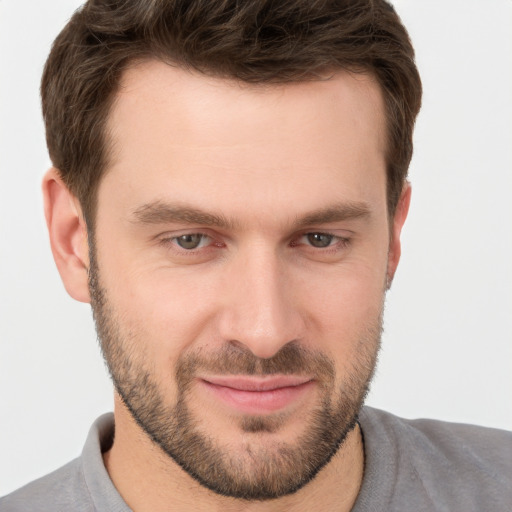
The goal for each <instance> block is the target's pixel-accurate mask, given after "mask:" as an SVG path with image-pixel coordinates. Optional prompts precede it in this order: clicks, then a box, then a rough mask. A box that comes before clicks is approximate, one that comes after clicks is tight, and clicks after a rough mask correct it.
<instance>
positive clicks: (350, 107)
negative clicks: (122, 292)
mask: <svg viewBox="0 0 512 512" xmlns="http://www.w3.org/2000/svg"><path fill="white" fill-rule="evenodd" d="M108 132H109V134H110V137H111V140H112V142H113V159H112V164H111V165H110V167H109V169H108V171H107V173H106V177H105V178H104V181H105V182H106V183H105V184H102V185H101V186H100V195H101V193H102V189H104V190H103V194H104V195H105V194H109V195H110V194H113V195H116V194H120V193H121V192H120V191H121V188H122V187H125V188H126V190H125V194H124V196H125V197H124V198H125V199H127V194H128V193H129V194H131V196H132V199H133V201H139V202H142V203H141V204H144V202H146V203H147V202H151V201H155V200H166V199H167V197H165V196H167V195H174V196H176V195H179V198H180V200H184V201H188V200H189V199H190V200H193V201H197V200H198V198H199V197H200V199H201V202H202V203H204V204H205V205H206V206H207V207H209V206H213V205H219V204H223V205H224V207H225V208H228V206H227V205H226V201H225V199H226V194H231V196H232V197H230V202H229V205H231V206H233V207H235V206H236V205H237V204H238V205H239V206H241V207H245V208H246V209H247V207H248V205H252V206H253V207H254V208H265V207H266V206H269V207H271V206H272V205H273V204H277V203H278V204H279V206H280V207H281V208H283V207H284V208H286V207H288V206H290V207H292V205H293V204H294V203H293V194H294V193H295V194H296V195H297V196H299V195H300V196H304V197H301V199H302V200H306V199H305V198H306V194H307V193H309V195H312V196H315V197H316V196H317V195H318V194H325V195H326V196H329V195H332V194H333V191H334V188H335V187H337V188H336V190H337V191H338V192H340V193H341V196H343V195H345V196H347V197H346V199H348V200H356V201H357V200H359V199H361V197H358V196H361V194H362V195H363V196H364V195H368V194H370V195H371V193H372V190H371V187H370V188H368V187H367V185H368V182H369V181H370V182H376V183H377V185H379V186H378V187H377V188H378V190H377V189H375V190H373V192H375V193H376V194H379V195H382V193H383V191H384V189H385V170H384V167H385V163H384V154H385V121H384V107H383V101H382V96H381V92H380V89H379V87H378V85H377V83H376V82H375V80H374V79H373V78H372V77H371V76H367V75H360V74H359V75H353V74H350V73H348V72H337V73H334V74H333V75H332V76H331V77H330V78H329V79H326V80H315V81H308V82H297V83H287V84H279V85H276V84H271V85H268V84H265V85H260V84H258V85H250V84H246V83H240V82H238V81H235V80H226V79H220V78H214V77H207V76H204V75H201V74H198V73H196V72H190V71H186V70H184V69H181V68H179V67H172V66H170V65H167V64H164V63H161V62H157V61H147V62H142V63H138V64H137V65H135V66H133V67H131V68H129V69H128V70H127V71H126V72H125V74H124V76H123V78H122V81H121V86H120V89H119V92H118V94H117V96H116V99H115V102H114V104H113V107H112V110H111V114H110V117H109V120H108ZM108 183H110V185H108ZM120 187H121V188H120ZM374 188H375V187H374ZM308 191H309V192H308ZM384 193H385V192H384ZM129 194H128V195H129ZM137 195H138V196H139V197H136V196H137ZM260 195H261V196H262V197H260ZM338 195H339V194H338ZM263 196H264V199H265V200H263ZM351 196H352V197H351ZM171 199H173V200H175V199H176V197H172V198H171ZM339 199H344V197H333V200H336V201H338V200H339ZM363 199H365V200H366V199H371V198H363ZM373 199H374V200H375V199H376V198H373ZM380 199H381V198H379V200H380ZM382 199H385V198H382ZM252 200H254V202H253V203H251V201H252ZM210 203H211V204H210ZM305 206H307V205H305ZM317 206H318V205H312V207H314V208H316V207H317Z"/></svg>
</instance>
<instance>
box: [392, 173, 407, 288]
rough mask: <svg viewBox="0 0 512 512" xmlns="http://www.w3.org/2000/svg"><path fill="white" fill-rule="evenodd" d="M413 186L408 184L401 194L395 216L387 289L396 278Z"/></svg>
mask: <svg viewBox="0 0 512 512" xmlns="http://www.w3.org/2000/svg"><path fill="white" fill-rule="evenodd" d="M411 193H412V189H411V184H410V183H409V182H406V183H405V184H404V187H403V189H402V193H401V194H400V199H399V201H398V204H397V207H396V210H395V214H394V216H393V224H392V226H391V237H390V244H389V254H388V271H387V289H388V290H389V288H391V283H392V282H393V278H394V276H395V272H396V269H397V267H398V262H399V261H400V255H401V253H402V245H401V241H400V235H401V233H402V228H403V225H404V223H405V219H406V218H407V214H408V213H409V206H410V204H411Z"/></svg>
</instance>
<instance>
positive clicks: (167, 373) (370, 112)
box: [89, 62, 390, 500]
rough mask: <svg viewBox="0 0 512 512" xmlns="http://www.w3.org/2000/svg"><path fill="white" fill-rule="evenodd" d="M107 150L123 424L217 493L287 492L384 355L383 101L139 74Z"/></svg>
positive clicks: (100, 275)
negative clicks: (131, 423)
mask: <svg viewBox="0 0 512 512" xmlns="http://www.w3.org/2000/svg"><path fill="white" fill-rule="evenodd" d="M109 131H110V134H111V137H112V141H113V149H114V151H113V159H112V164H111V166H110V167H109V169H108V171H107V173H106V175H105V177H104V178H103V180H102V182H101V184H100V188H99V194H98V213H97V218H96V228H95V234H94V244H93V247H92V250H91V262H90V283H89V286H90V293H91V303H92V306H93V311H94V315H95V319H96V323H97V329H98V334H99V337H100V340H101V344H102V349H103V352H104V355H105V358H106V360H107V363H108V366H109V369H110V371H111V374H112V377H113V380H114V383H115V386H116V389H117V391H118V393H119V394H120V396H121V397H122V400H123V403H124V407H126V408H127V409H128V410H129V411H130V413H131V415H132V416H133V418H134V420H135V421H136V422H137V424H138V425H139V427H140V428H141V429H142V430H143V431H144V432H145V434H146V435H147V436H149V437H150V438H151V439H152V440H153V441H154V442H155V443H156V444H157V445H158V446H159V447H160V448H161V449H162V450H163V451H164V452H165V454H167V455H168V456H170V457H171V458H172V460H173V461H174V462H173V464H174V463H177V464H179V465H180V466H181V467H182V468H183V469H184V470H185V471H187V472H188V473H189V474H190V475H191V476H193V477H194V478H195V479H196V480H198V481H199V482H201V483H202V484H203V485H205V486H206V487H208V488H210V489H212V490H214V491H215V492H217V493H220V494H224V495H228V496H234V497H238V498H244V499H260V500H261V499H268V498H275V497H278V496H282V495H285V494H289V493H291V492H294V491H295V490H297V489H299V488H300V487H302V486H303V485H305V484H306V483H307V482H308V481H310V480H311V479H312V478H313V477H314V476H315V474H316V473H317V472H318V471H319V470H320V469H321V468H322V467H323V466H325V464H327V463H328V462H329V460H330V458H331V457H332V456H333V454H334V453H335V452H336V450H337V449H338V447H339V446H340V444H341V443H342V442H343V440H344V439H345V437H346V435H347V434H348V433H349V432H350V431H351V430H352V429H353V427H354V425H355V422H356V418H357V413H358V411H359V409H360V407H361V404H362V401H363V399H364V396H365V393H366V390H367V387H368V384H369V381H370V379H371V375H372V372H373V368H374V365H375V360H376V355H377V351H378V346H379V338H380V332H381V319H382V308H383V300H384V293H385V284H386V279H387V277H388V274H389V269H388V259H389V250H390V227H389V225H388V215H387V211H386V182H385V160H384V150H385V141H384V138H385V137H384V115H383V105H382V99H381V96H380V93H379V89H378V87H377V85H376V84H375V83H374V82H373V81H372V80H371V79H370V78H368V77H365V76H361V75H358V76H355V77H354V76H351V75H349V74H346V73H339V74H336V75H334V76H333V77H332V78H331V79H330V80H326V81H315V82H308V83H297V84H288V85H272V86H248V85H241V84H238V83H236V82H231V81H226V80H221V79H214V78H206V77H204V76H199V75H196V74H191V73H188V72H185V71H183V70H180V69H177V68H172V67H170V66H167V65H164V64H162V63H156V62H147V63H144V64H139V65H138V66H136V67H134V68H132V69H130V70H129V71H127V72H126V74H125V76H124V79H123V82H122V87H121V90H120V92H119V94H118V97H117V100H116V102H115V104H114V107H113V110H112V113H111V116H110V118H109Z"/></svg>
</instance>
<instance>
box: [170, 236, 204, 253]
mask: <svg viewBox="0 0 512 512" xmlns="http://www.w3.org/2000/svg"><path fill="white" fill-rule="evenodd" d="M204 238H205V237H204V235H202V234H201V233H192V234H187V235H181V236H178V237H176V238H175V240H176V243H177V244H178V245H179V246H180V247H181V248H182V249H188V250H191V249H197V248H198V247H199V246H200V245H201V242H203V239H204Z"/></svg>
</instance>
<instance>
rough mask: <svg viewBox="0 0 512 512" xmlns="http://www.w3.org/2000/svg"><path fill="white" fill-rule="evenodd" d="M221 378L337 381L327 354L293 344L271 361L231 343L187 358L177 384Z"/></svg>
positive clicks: (178, 371) (178, 369)
mask: <svg viewBox="0 0 512 512" xmlns="http://www.w3.org/2000/svg"><path fill="white" fill-rule="evenodd" d="M200 371H204V372H208V373H214V374H217V375H250V376H263V375H291V374H295V375H308V376H313V377H316V378H318V380H319V381H324V382H326V381H328V382H332V381H333V380H334V378H335V373H336V372H335V365H334V361H332V359H330V358H329V357H328V356H327V355H326V354H324V353H322V352H318V351H312V350H308V349H305V348H304V347H301V346H300V345H299V344H298V343H296V342H290V343H288V344H286V345H284V346H283V347H281V349H280V350H279V352H277V353H276V354H275V355H273V356H272V357H270V358H268V359H262V358H260V357H257V356H255V355H254V354H253V353H252V352H251V351H250V350H249V349H248V348H247V347H244V346H243V345H242V346H240V345H235V344H233V343H228V344H226V345H225V346H223V347H222V348H221V349H220V350H218V351H216V352H210V353H207V354H206V353H204V352H202V351H198V352H194V353H189V354H184V355H183V357H182V358H180V360H179V361H178V363H177V365H176V380H177V382H178V383H179V384H182V385H186V384H188V383H189V382H191V381H192V379H193V378H194V377H195V376H196V375H197V373H198V372H200Z"/></svg>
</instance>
